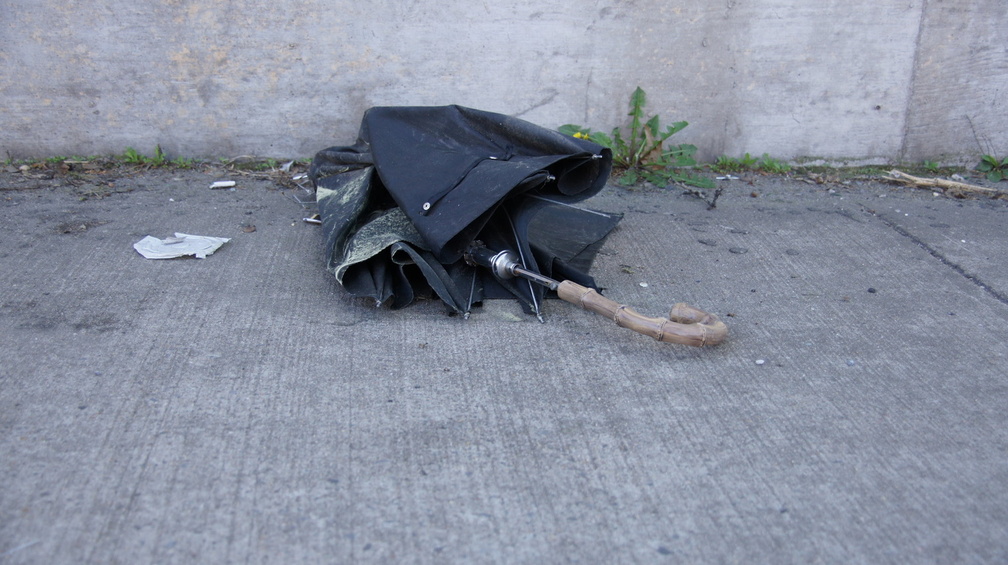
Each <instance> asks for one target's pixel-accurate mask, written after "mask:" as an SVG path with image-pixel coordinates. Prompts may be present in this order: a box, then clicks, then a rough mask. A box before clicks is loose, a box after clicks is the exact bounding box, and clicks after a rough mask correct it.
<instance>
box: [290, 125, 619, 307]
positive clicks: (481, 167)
mask: <svg viewBox="0 0 1008 565" xmlns="http://www.w3.org/2000/svg"><path fill="white" fill-rule="evenodd" d="M611 167H612V154H611V152H610V151H609V149H607V148H604V147H601V146H599V145H597V144H595V143H592V142H590V141H587V140H583V139H576V138H573V137H570V136H566V135H563V134H561V133H559V132H556V131H553V130H550V129H547V128H543V127H540V126H537V125H535V124H532V123H529V122H527V121H524V120H521V119H518V118H514V117H511V116H506V115H503V114H497V113H492V112H485V111H481V110H474V109H471V108H465V107H461V106H440V107H376V108H371V109H370V110H368V111H367V112H365V114H364V117H363V120H362V122H361V127H360V134H359V136H358V139H357V142H356V143H355V144H354V145H352V146H342V147H331V148H329V149H325V150H323V151H320V152H319V153H318V154H317V155H316V156H315V159H314V160H313V161H312V165H311V170H310V173H309V174H310V176H311V179H312V181H313V183H314V184H315V187H316V199H317V202H318V206H319V213H320V215H321V218H322V226H323V231H324V232H325V236H326V246H327V252H328V253H329V257H328V268H329V270H330V271H332V272H333V274H334V275H335V276H336V278H337V280H338V281H339V282H340V284H342V285H343V286H344V288H346V289H347V291H349V292H350V293H351V294H354V295H357V296H366V297H371V298H373V299H375V301H376V302H377V303H378V304H389V305H390V306H392V307H394V308H397V307H402V306H405V305H407V304H409V303H410V302H412V301H413V300H414V299H415V298H418V297H433V296H435V295H436V296H438V297H439V298H441V299H442V300H443V301H444V302H445V303H446V304H447V305H448V306H449V307H450V308H451V309H452V310H453V311H455V312H459V313H468V312H469V309H470V308H471V306H472V305H473V304H475V303H478V302H480V301H481V300H482V299H483V298H484V297H489V298H496V297H514V298H517V299H519V300H521V301H522V303H523V304H524V305H525V306H526V309H527V310H529V311H532V312H535V313H537V314H538V313H539V309H540V304H541V302H542V298H543V294H544V290H543V289H542V287H539V286H537V285H532V284H530V283H528V281H521V280H508V281H501V280H497V279H495V278H494V277H493V276H492V275H491V274H490V273H488V272H486V271H485V270H482V269H476V268H474V267H472V266H469V265H467V264H466V263H465V261H464V260H463V259H462V257H463V255H464V253H465V252H466V250H467V249H468V248H469V246H470V245H472V244H473V242H476V241H479V242H482V243H484V244H485V245H487V246H489V247H491V248H494V249H506V248H507V249H513V250H515V251H516V253H517V255H518V256H519V258H520V260H521V263H522V265H524V267H525V268H527V269H529V270H531V271H534V272H537V273H542V274H544V275H546V276H550V277H554V278H565V279H570V280H573V281H575V282H578V283H579V284H583V285H585V286H590V287H596V285H595V282H594V280H592V279H591V277H590V276H588V274H587V271H588V269H589V267H590V265H591V261H592V259H593V258H594V255H595V253H596V251H597V250H598V248H599V246H600V245H601V243H602V240H603V239H604V238H605V236H606V235H607V234H608V233H609V232H610V231H611V230H612V229H613V228H614V227H615V226H616V224H617V222H618V221H619V219H620V216H619V215H615V214H607V213H604V212H598V211H594V210H587V209H583V208H580V207H577V206H575V203H576V202H578V201H581V200H584V199H586V198H588V197H590V196H593V195H595V194H596V193H598V192H599V191H600V190H601V189H602V188H603V187H604V186H605V184H606V181H607V179H608V177H609V172H610V170H611Z"/></svg>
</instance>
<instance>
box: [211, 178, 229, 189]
mask: <svg viewBox="0 0 1008 565" xmlns="http://www.w3.org/2000/svg"><path fill="white" fill-rule="evenodd" d="M234 185H235V181H233V180H219V181H217V182H215V183H213V184H211V185H210V188H232V187H234Z"/></svg>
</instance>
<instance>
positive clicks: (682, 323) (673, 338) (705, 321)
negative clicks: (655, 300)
mask: <svg viewBox="0 0 1008 565" xmlns="http://www.w3.org/2000/svg"><path fill="white" fill-rule="evenodd" d="M556 290H557V294H558V295H559V296H560V298H562V299H563V300H565V301H567V302H570V303H571V304H576V305H578V306H580V307H581V308H583V309H585V310H588V311H589V312H594V313H596V314H600V315H602V316H605V317H607V318H611V319H612V320H613V321H614V322H616V325H617V326H620V327H621V328H628V329H631V330H633V331H635V332H637V333H640V334H644V335H647V336H651V337H653V338H655V339H656V340H658V341H664V342H667V343H681V344H683V345H694V346H697V347H703V346H708V345H717V344H719V343H721V342H722V341H723V340H724V338H725V336H727V335H728V326H726V325H725V324H724V322H722V321H721V320H720V319H718V317H717V316H715V315H714V314H709V313H707V312H704V311H703V310H700V309H697V308H694V307H692V306H689V305H686V304H684V303H682V302H680V303H679V304H676V305H675V306H673V307H672V311H671V312H669V316H668V318H664V319H663V318H651V317H648V316H645V315H643V314H640V313H638V312H636V311H634V310H633V309H632V308H629V307H627V306H626V305H624V304H619V303H617V302H615V301H613V300H610V299H608V298H606V297H604V296H602V295H601V294H599V293H598V292H596V291H595V290H594V289H591V288H587V287H584V286H581V285H579V284H577V283H575V282H571V281H563V282H561V283H560V284H559V286H557V289H556Z"/></svg>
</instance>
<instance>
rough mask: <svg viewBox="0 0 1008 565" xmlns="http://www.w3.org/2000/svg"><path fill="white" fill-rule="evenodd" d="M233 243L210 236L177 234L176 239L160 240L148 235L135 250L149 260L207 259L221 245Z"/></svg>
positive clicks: (137, 243)
mask: <svg viewBox="0 0 1008 565" xmlns="http://www.w3.org/2000/svg"><path fill="white" fill-rule="evenodd" d="M229 241H231V238H228V237H210V236H208V235H189V234H185V233H177V232H176V233H175V237H166V238H164V239H158V238H156V237H154V236H150V235H148V236H147V237H145V238H143V239H141V240H140V241H138V242H136V243H134V244H133V249H136V250H137V252H138V253H140V254H141V255H143V256H144V257H146V258H148V259H175V258H177V257H186V256H189V255H194V256H195V257H196V258H197V259H205V258H206V256H207V255H210V254H211V253H213V252H214V251H217V250H218V249H219V248H220V246H221V245H224V244H225V243H227V242H229Z"/></svg>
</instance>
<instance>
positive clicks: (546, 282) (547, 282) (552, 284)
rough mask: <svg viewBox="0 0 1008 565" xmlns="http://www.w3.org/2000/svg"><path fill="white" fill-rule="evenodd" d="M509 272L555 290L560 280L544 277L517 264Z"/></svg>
mask: <svg viewBox="0 0 1008 565" xmlns="http://www.w3.org/2000/svg"><path fill="white" fill-rule="evenodd" d="M511 272H512V273H514V274H515V275H516V276H519V277H521V278H523V279H527V280H530V281H532V282H534V283H537V284H541V285H543V286H545V287H547V288H549V289H550V290H556V289H557V287H558V286H559V285H560V281H556V280H553V279H551V278H549V277H544V276H542V275H540V274H539V273H536V272H533V271H529V270H528V269H523V268H521V267H519V266H518V265H517V264H515V265H514V266H513V267H511Z"/></svg>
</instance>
